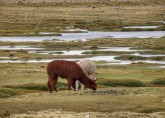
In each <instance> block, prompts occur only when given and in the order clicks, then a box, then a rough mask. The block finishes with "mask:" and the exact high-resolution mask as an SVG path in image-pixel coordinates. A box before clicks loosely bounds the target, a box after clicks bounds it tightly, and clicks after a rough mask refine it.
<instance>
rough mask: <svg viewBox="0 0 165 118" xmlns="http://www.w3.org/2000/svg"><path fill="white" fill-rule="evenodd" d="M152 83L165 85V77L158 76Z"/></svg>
mask: <svg viewBox="0 0 165 118" xmlns="http://www.w3.org/2000/svg"><path fill="white" fill-rule="evenodd" d="M151 84H155V85H165V78H158V79H155V80H153V81H151Z"/></svg>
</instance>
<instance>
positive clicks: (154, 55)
mask: <svg viewBox="0 0 165 118" xmlns="http://www.w3.org/2000/svg"><path fill="white" fill-rule="evenodd" d="M127 55H133V56H140V57H159V56H162V57H164V56H165V54H140V53H133V54H127Z"/></svg>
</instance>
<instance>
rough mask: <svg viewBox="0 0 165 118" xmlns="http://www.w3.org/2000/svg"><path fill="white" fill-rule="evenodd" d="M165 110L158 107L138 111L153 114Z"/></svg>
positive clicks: (143, 108)
mask: <svg viewBox="0 0 165 118" xmlns="http://www.w3.org/2000/svg"><path fill="white" fill-rule="evenodd" d="M161 110H164V109H162V108H157V107H142V108H140V109H139V110H138V112H139V113H153V112H158V111H161Z"/></svg>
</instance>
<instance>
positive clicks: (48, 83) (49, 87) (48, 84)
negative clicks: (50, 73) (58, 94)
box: [47, 79, 52, 92]
mask: <svg viewBox="0 0 165 118" xmlns="http://www.w3.org/2000/svg"><path fill="white" fill-rule="evenodd" d="M47 87H48V90H49V91H50V92H51V91H52V90H51V85H50V80H49V79H48V82H47Z"/></svg>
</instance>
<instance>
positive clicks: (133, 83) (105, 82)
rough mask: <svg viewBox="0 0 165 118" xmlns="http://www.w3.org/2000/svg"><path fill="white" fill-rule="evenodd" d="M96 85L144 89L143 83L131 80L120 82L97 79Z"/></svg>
mask: <svg viewBox="0 0 165 118" xmlns="http://www.w3.org/2000/svg"><path fill="white" fill-rule="evenodd" d="M98 83H99V84H102V85H106V86H113V87H116V86H126V87H144V86H146V85H145V84H144V83H143V82H141V81H139V80H132V79H121V80H113V79H111V80H107V79H98Z"/></svg>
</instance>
